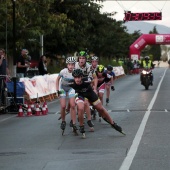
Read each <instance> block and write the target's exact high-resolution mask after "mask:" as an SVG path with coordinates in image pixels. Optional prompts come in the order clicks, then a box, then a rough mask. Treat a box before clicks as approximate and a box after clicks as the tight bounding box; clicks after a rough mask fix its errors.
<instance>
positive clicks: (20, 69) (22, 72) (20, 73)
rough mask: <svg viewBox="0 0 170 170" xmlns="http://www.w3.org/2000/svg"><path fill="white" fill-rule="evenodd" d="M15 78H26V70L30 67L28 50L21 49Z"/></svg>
mask: <svg viewBox="0 0 170 170" xmlns="http://www.w3.org/2000/svg"><path fill="white" fill-rule="evenodd" d="M16 65H17V66H16V67H17V77H18V78H22V77H25V76H26V72H27V68H28V67H29V66H30V56H28V50H27V49H22V51H21V56H19V57H18V58H17V64H16Z"/></svg>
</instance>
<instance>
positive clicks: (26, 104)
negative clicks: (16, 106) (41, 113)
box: [24, 102, 28, 110]
mask: <svg viewBox="0 0 170 170" xmlns="http://www.w3.org/2000/svg"><path fill="white" fill-rule="evenodd" d="M24 106H25V108H26V110H27V109H28V103H27V102H25V103H24Z"/></svg>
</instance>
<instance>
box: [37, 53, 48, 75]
mask: <svg viewBox="0 0 170 170" xmlns="http://www.w3.org/2000/svg"><path fill="white" fill-rule="evenodd" d="M38 71H39V75H42V76H43V75H45V74H48V71H47V58H46V56H45V55H42V56H41V57H40V61H39V63H38Z"/></svg>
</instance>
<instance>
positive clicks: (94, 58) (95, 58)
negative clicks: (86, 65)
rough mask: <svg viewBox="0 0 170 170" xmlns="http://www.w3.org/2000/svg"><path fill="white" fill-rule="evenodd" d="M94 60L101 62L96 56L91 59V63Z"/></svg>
mask: <svg viewBox="0 0 170 170" xmlns="http://www.w3.org/2000/svg"><path fill="white" fill-rule="evenodd" d="M93 60H96V61H98V60H99V58H98V57H97V56H95V55H94V56H92V57H91V61H93Z"/></svg>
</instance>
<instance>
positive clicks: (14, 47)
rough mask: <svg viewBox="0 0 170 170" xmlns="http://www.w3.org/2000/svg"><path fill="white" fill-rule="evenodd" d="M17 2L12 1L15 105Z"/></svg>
mask: <svg viewBox="0 0 170 170" xmlns="http://www.w3.org/2000/svg"><path fill="white" fill-rule="evenodd" d="M15 1H16V0H12V4H13V14H12V17H13V68H14V78H13V81H14V103H16V79H17V78H16V40H15V39H16V34H15V31H16V30H15Z"/></svg>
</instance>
